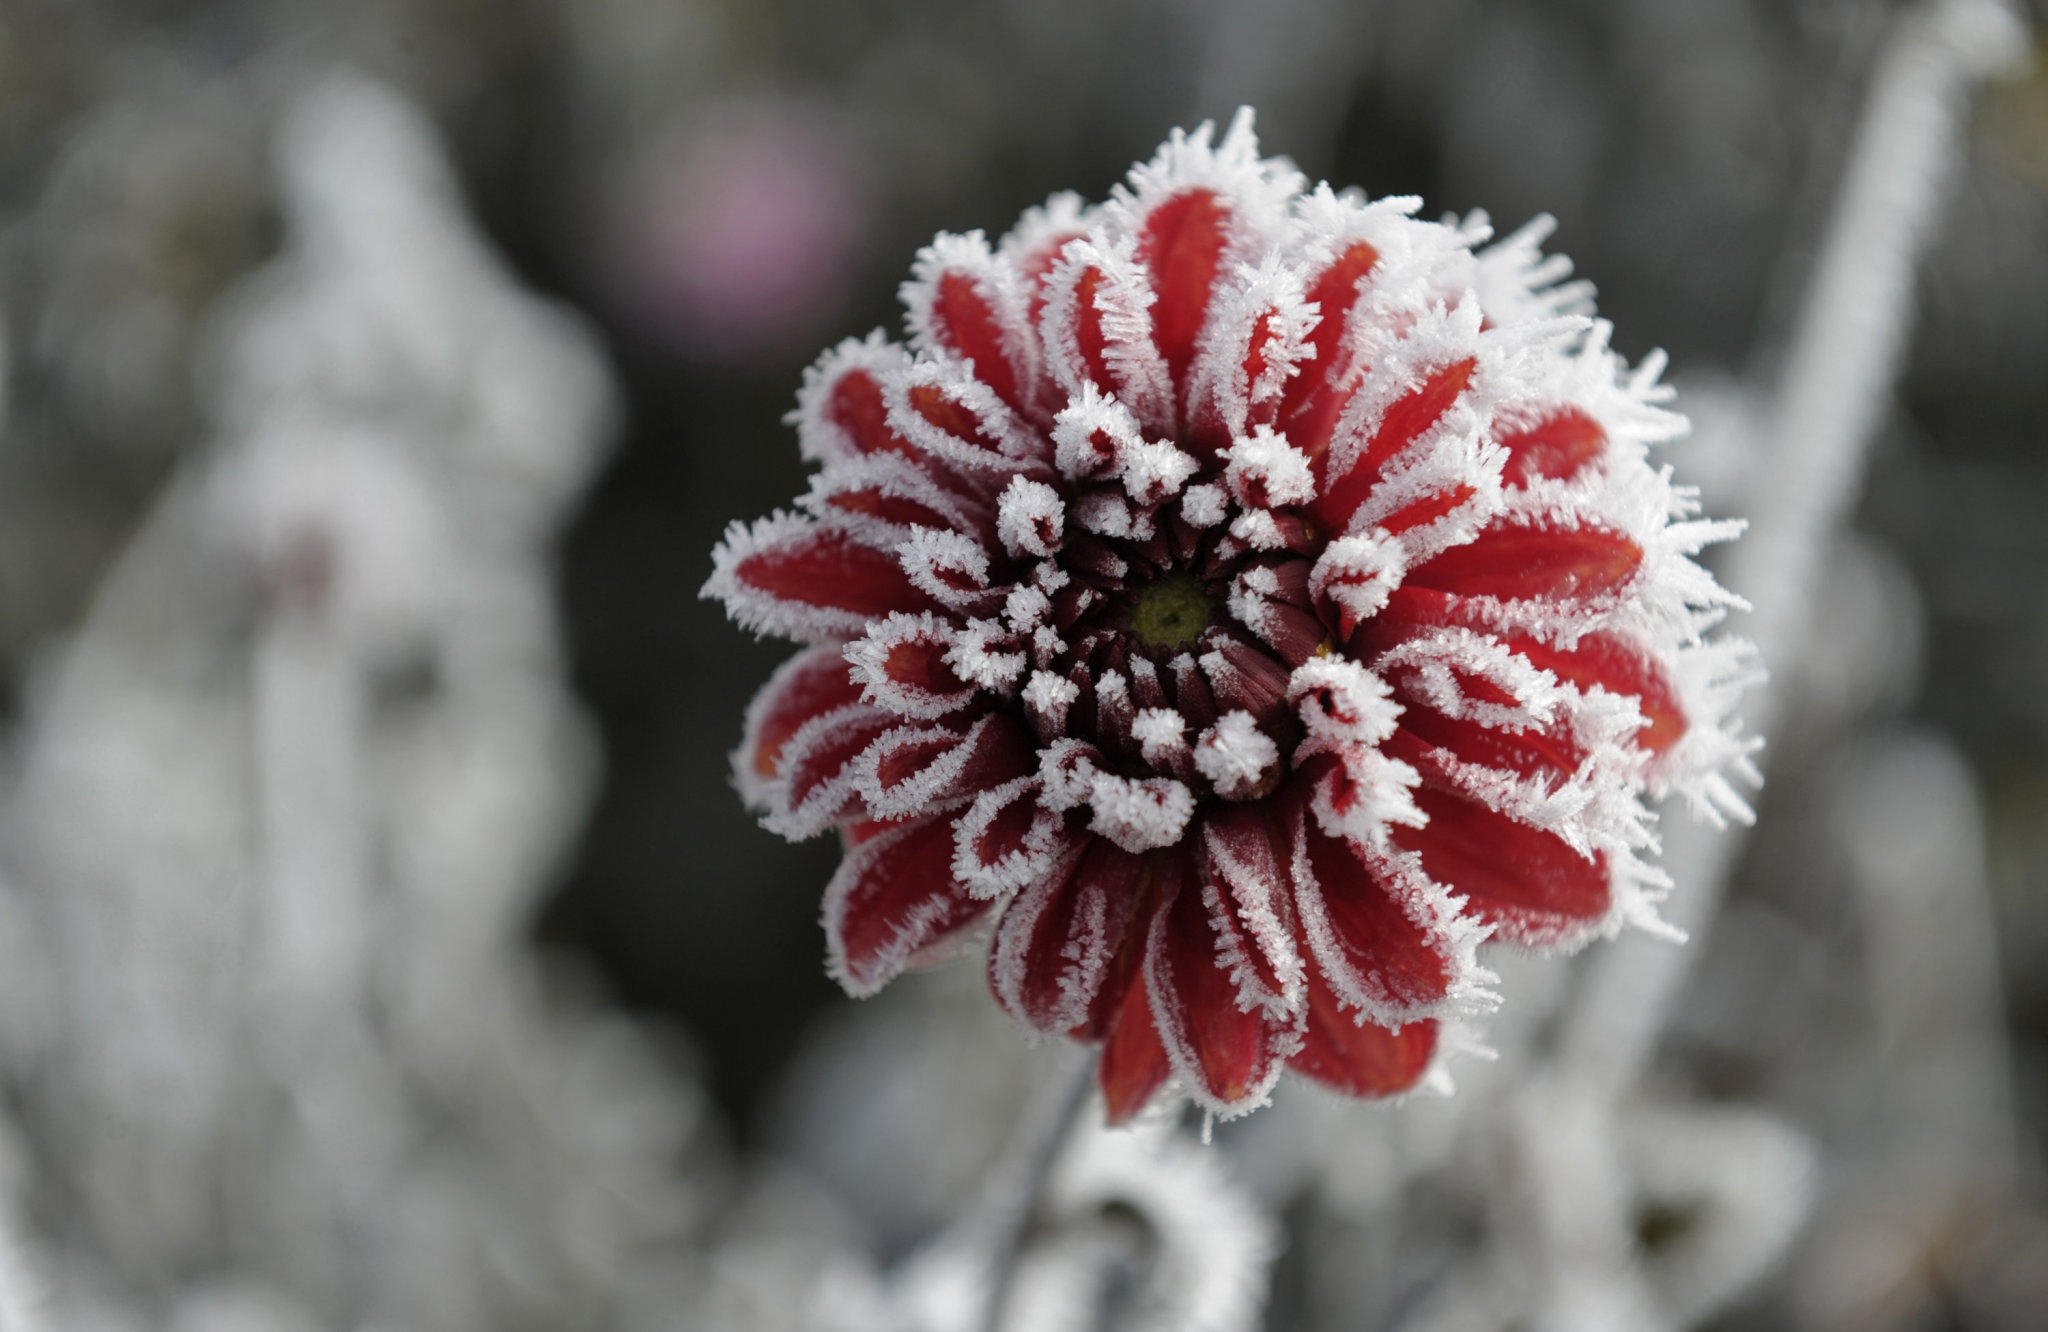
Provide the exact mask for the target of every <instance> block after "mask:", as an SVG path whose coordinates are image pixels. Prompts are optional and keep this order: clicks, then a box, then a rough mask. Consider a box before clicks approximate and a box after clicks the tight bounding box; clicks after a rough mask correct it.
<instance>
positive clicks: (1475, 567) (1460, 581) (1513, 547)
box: [1408, 522, 1643, 601]
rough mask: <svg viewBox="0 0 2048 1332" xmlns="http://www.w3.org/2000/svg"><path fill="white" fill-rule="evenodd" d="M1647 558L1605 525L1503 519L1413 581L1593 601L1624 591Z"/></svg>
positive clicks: (1471, 591)
mask: <svg viewBox="0 0 2048 1332" xmlns="http://www.w3.org/2000/svg"><path fill="white" fill-rule="evenodd" d="M1642 562H1643V551H1642V547H1640V546H1638V545H1636V543H1635V542H1633V541H1631V540H1629V539H1628V538H1627V537H1625V536H1623V535H1622V534H1621V533H1619V532H1612V531H1609V530H1607V529H1606V528H1602V527H1558V528H1543V527H1529V526H1524V525H1523V524H1520V523H1512V522H1503V523H1496V524H1494V525H1493V526H1491V527H1489V528H1487V529H1486V530H1485V531H1484V532H1481V533H1480V534H1479V536H1478V538H1477V539H1476V540H1474V541H1471V542H1468V543H1467V544H1465V545H1462V546H1453V547H1451V548H1450V549H1449V550H1446V551H1444V552H1443V553H1442V554H1440V555H1438V556H1436V557H1435V558H1434V559H1432V560H1430V561H1429V562H1428V563H1426V564H1424V565H1422V566H1421V567H1419V568H1417V569H1415V570H1413V571H1411V572H1410V573H1409V575H1408V581H1409V582H1410V583H1411V584H1412V585H1414V586H1417V587H1433V588H1441V589H1443V590H1445V591H1449V592H1458V593H1462V594H1463V595H1465V596H1468V597H1482V596H1483V597H1498V598H1500V599H1502V600H1504V601H1522V600H1528V599H1533V598H1541V599H1543V600H1546V601H1592V600H1595V599H1597V598H1599V597H1603V596H1606V595H1608V594H1610V593H1613V592H1616V591H1618V590H1620V588H1621V587H1622V586H1623V585H1624V584H1626V583H1627V582H1628V580H1629V579H1630V578H1632V577H1633V576H1634V575H1635V572H1636V569H1637V568H1638V567H1639V566H1640V565H1641V564H1642Z"/></svg>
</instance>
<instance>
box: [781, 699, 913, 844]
mask: <svg viewBox="0 0 2048 1332" xmlns="http://www.w3.org/2000/svg"><path fill="white" fill-rule="evenodd" d="M895 722H896V719H895V718H894V717H891V716H890V715H889V714H887V713H885V712H880V711H877V710H876V709H874V708H868V707H862V706H860V705H858V704H856V705H853V706H851V707H846V708H841V709H840V710H839V711H837V712H831V713H826V714H825V715H824V716H823V717H821V718H819V719H817V722H816V724H815V725H813V726H808V727H806V728H805V729H804V730H803V731H802V732H800V733H799V734H797V735H796V736H795V737H793V738H792V739H791V741H790V742H789V743H788V744H787V745H786V747H785V749H784V752H783V754H782V759H781V761H782V765H783V778H784V780H783V785H782V790H781V792H780V793H779V797H780V798H779V801H778V804H779V810H778V813H779V815H780V817H781V818H782V820H783V822H784V823H785V824H786V825H787V826H786V827H785V828H784V829H783V831H784V832H785V833H786V834H787V835H789V836H798V837H801V836H807V835H809V834H810V833H813V832H819V831H822V830H823V829H824V828H825V827H826V826H827V825H828V824H831V823H834V822H837V821H838V820H840V819H843V818H848V817H851V816H852V815H853V814H855V813H857V812H858V811H859V809H860V799H859V796H858V795H857V794H856V793H855V792H854V789H853V774H852V771H851V770H852V767H853V762H854V760H855V759H857V758H859V757H860V756H861V752H862V751H863V750H865V749H866V748H867V747H868V746H869V745H870V744H872V743H874V740H875V737H876V736H878V735H880V734H881V733H882V732H883V731H885V730H887V729H888V728H889V727H891V726H892V725H894V724H895Z"/></svg>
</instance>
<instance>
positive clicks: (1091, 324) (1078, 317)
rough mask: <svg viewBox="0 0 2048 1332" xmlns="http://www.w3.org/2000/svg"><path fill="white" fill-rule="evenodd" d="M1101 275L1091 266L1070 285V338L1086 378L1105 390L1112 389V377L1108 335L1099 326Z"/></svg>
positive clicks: (1107, 391)
mask: <svg viewBox="0 0 2048 1332" xmlns="http://www.w3.org/2000/svg"><path fill="white" fill-rule="evenodd" d="M1102 283H1103V276H1102V270H1101V269H1099V268H1091V269H1089V270H1088V271H1087V272H1085V273H1083V274H1081V278H1080V281H1079V282H1078V283H1076V284H1075V287H1074V342H1075V346H1076V347H1077V348H1078V349H1079V351H1080V353H1081V364H1082V365H1083V366H1084V367H1085V368H1086V370H1087V372H1088V378H1089V379H1090V380H1092V381H1093V382H1094V384H1095V386H1096V387H1097V388H1099V389H1101V390H1102V391H1103V392H1105V393H1114V392H1115V391H1116V379H1115V377H1114V376H1113V375H1111V374H1110V373H1109V358H1108V356H1107V355H1106V352H1107V351H1108V348H1109V335H1108V333H1107V332H1106V331H1105V330H1104V329H1103V326H1102V311H1101V309H1100V308H1099V307H1098V304H1097V300H1098V297H1099V296H1100V293H1101V291H1102Z"/></svg>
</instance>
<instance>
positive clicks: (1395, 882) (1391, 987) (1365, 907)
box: [1295, 820, 1453, 1015]
mask: <svg viewBox="0 0 2048 1332" xmlns="http://www.w3.org/2000/svg"><path fill="white" fill-rule="evenodd" d="M1306 831H1307V844H1308V855H1307V857H1306V859H1305V860H1304V861H1300V862H1297V868H1298V869H1304V870H1306V871H1307V872H1306V873H1297V875H1296V876H1295V893H1296V897H1297V909H1298V910H1299V912H1300V914H1301V919H1302V931H1303V934H1304V935H1305V936H1306V938H1307V940H1308V942H1309V949H1310V952H1311V953H1312V954H1313V955H1314V957H1315V960H1316V962H1317V963H1318V964H1319V965H1320V966H1321V967H1322V969H1323V972H1324V974H1325V975H1327V976H1328V977H1330V980H1331V983H1332V984H1333V985H1334V986H1335V987H1336V988H1337V990H1338V992H1339V993H1341V994H1343V995H1344V997H1345V998H1346V999H1347V1000H1349V1001H1350V1002H1352V1003H1354V1004H1358V1005H1361V1006H1363V1007H1368V1008H1371V1009H1373V1010H1375V1011H1376V1012H1378V1013H1380V1014H1384V1015H1393V1014H1398V1013H1412V1012H1418V1011H1420V1010H1423V1009H1427V1008H1429V1007H1430V1006H1431V1005H1433V1004H1436V1003H1439V1002H1441V1001H1442V1000H1443V999H1444V997H1445V996H1447V995H1448V994H1449V993H1450V991H1451V982H1452V980H1453V976H1452V971H1451V959H1450V957H1449V956H1448V954H1447V952H1446V949H1445V945H1444V942H1443V940H1442V939H1441V938H1440V937H1438V936H1437V935H1435V934H1433V933H1432V931H1431V930H1430V929H1429V928H1427V927H1426V926H1424V925H1421V924H1418V923H1417V922H1416V921H1415V920H1413V919H1411V917H1410V911H1409V908H1408V906H1407V904H1406V900H1405V899H1406V898H1407V897H1408V894H1409V893H1410V892H1412V889H1408V888H1404V886H1403V885H1402V884H1401V883H1400V881H1399V879H1398V877H1397V875H1396V874H1395V872H1394V870H1393V868H1392V867H1391V866H1388V865H1385V864H1379V863H1374V862H1373V861H1372V860H1370V859H1368V858H1367V856H1366V855H1365V854H1364V853H1363V852H1361V851H1360V850H1359V848H1358V847H1356V846H1354V845H1353V844H1352V843H1351V842H1349V841H1347V840H1345V839H1342V838H1336V837H1330V836H1328V835H1326V834H1325V833H1324V832H1323V831H1322V830H1321V829H1320V828H1318V827H1316V826H1315V824H1314V822H1313V820H1311V821H1310V822H1309V823H1308V824H1307V826H1306Z"/></svg>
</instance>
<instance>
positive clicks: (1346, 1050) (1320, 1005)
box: [1287, 963, 1437, 1096]
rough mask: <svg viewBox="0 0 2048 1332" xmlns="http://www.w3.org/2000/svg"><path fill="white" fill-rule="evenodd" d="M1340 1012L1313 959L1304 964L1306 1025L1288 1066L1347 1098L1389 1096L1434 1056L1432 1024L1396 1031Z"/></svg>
mask: <svg viewBox="0 0 2048 1332" xmlns="http://www.w3.org/2000/svg"><path fill="white" fill-rule="evenodd" d="M1354 1016H1355V1014H1353V1013H1347V1012H1345V1011H1344V1010H1343V1009H1342V1008H1341V1007H1340V1006H1339V1004H1338V1001H1337V995H1336V992H1335V991H1334V990H1332V989H1331V988H1330V983H1329V981H1327V980H1325V979H1324V978H1323V974H1322V972H1321V971H1319V970H1317V968H1316V967H1315V965H1314V963H1310V965H1309V981H1308V1025H1307V1030H1306V1031H1305V1032H1304V1033H1303V1039H1302V1046H1301V1049H1300V1050H1298V1051H1296V1052H1295V1054H1294V1056H1293V1057H1292V1058H1291V1059H1289V1060H1288V1061H1287V1062H1288V1066H1289V1067H1290V1068H1292V1069H1294V1070H1295V1071H1296V1072H1299V1073H1304V1074H1307V1075H1308V1076H1309V1077H1312V1078H1314V1079H1315V1080H1316V1081H1318V1082H1320V1083H1323V1084H1324V1085H1326V1086H1329V1087H1332V1088H1335V1089H1336V1090H1337V1091H1340V1092H1343V1093H1345V1094H1346V1095H1350V1096H1392V1095H1394V1094H1395V1093H1397V1092H1404V1091H1407V1090H1408V1089H1409V1088H1411V1087H1413V1086H1414V1085H1415V1084H1416V1082H1417V1081H1418V1080H1419V1079H1420V1078H1421V1077H1422V1075H1423V1074H1424V1073H1425V1072H1427V1071H1428V1070H1429V1061H1430V1060H1431V1059H1432V1058H1433V1057H1434V1056H1435V1054H1436V1039H1437V1024H1436V1023H1434V1022H1428V1021H1424V1022H1410V1023H1408V1024H1407V1025H1406V1026H1404V1027H1402V1028H1400V1029H1399V1030H1389V1029H1388V1028H1386V1027H1382V1026H1379V1025H1378V1024H1377V1023H1372V1022H1366V1023H1363V1024H1360V1023H1358V1022H1355V1021H1353V1018H1354Z"/></svg>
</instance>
